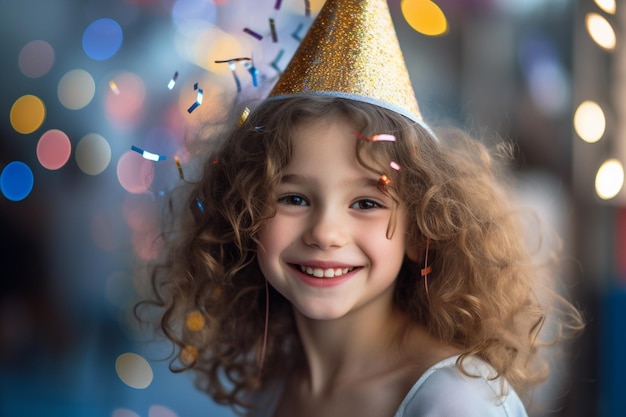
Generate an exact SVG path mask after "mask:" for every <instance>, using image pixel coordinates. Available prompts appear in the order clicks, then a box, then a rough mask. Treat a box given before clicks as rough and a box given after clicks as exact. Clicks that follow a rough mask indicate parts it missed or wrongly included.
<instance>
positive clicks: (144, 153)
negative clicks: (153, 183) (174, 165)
mask: <svg viewBox="0 0 626 417" xmlns="http://www.w3.org/2000/svg"><path fill="white" fill-rule="evenodd" d="M130 149H132V150H133V151H135V152H137V153H140V154H141V156H143V157H144V158H145V159H148V160H150V161H155V162H156V161H164V160H165V159H166V158H165V157H164V156H163V155H158V154H156V153H152V152H148V151H144V150H143V149H140V148H138V147H136V146H134V145H133V146H131V147H130Z"/></svg>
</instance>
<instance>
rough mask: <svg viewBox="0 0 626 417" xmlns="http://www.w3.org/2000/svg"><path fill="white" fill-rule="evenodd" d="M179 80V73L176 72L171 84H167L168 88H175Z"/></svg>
mask: <svg viewBox="0 0 626 417" xmlns="http://www.w3.org/2000/svg"><path fill="white" fill-rule="evenodd" d="M177 79H178V71H176V72H175V73H174V76H173V77H172V79H171V80H170V82H169V83H168V84H167V88H168V89H170V90H171V89H173V88H174V86H175V85H176V80H177Z"/></svg>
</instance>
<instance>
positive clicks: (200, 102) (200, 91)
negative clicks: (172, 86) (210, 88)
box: [187, 83, 204, 113]
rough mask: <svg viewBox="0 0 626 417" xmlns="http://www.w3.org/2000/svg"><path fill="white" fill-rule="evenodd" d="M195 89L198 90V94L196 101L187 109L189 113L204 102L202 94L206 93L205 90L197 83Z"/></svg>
mask: <svg viewBox="0 0 626 417" xmlns="http://www.w3.org/2000/svg"><path fill="white" fill-rule="evenodd" d="M194 90H198V95H197V96H196V101H195V102H194V103H193V104H192V105H191V106H189V108H188V109H187V112H189V113H191V112H193V111H194V110H195V109H196V108H197V107H198V106H199V105H201V104H202V96H203V95H204V91H203V90H202V89H201V88H198V84H197V83H196V85H195V86H194Z"/></svg>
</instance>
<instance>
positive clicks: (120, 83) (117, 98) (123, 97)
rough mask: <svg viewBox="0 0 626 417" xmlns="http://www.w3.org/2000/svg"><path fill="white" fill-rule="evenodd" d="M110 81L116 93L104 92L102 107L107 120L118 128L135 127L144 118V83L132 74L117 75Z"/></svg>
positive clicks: (108, 90)
mask: <svg viewBox="0 0 626 417" xmlns="http://www.w3.org/2000/svg"><path fill="white" fill-rule="evenodd" d="M111 81H113V82H114V83H115V85H116V87H117V91H113V90H111V89H107V90H106V96H105V100H104V106H105V112H106V116H107V118H108V119H109V120H110V121H111V122H112V123H114V124H116V125H117V126H119V127H132V126H135V125H137V124H138V123H140V122H141V121H142V120H143V117H144V102H145V99H146V86H145V83H144V82H143V80H142V79H141V78H140V77H139V76H138V75H136V74H134V73H132V72H124V73H121V74H118V75H117V76H115V77H114V78H113V79H112V80H111Z"/></svg>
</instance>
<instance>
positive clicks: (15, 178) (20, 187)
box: [0, 161, 34, 201]
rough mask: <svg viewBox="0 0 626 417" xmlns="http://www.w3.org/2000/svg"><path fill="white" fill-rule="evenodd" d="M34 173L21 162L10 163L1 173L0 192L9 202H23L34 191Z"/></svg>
mask: <svg viewBox="0 0 626 417" xmlns="http://www.w3.org/2000/svg"><path fill="white" fill-rule="evenodd" d="M33 183H34V177H33V171H32V170H31V169H30V167H29V166H28V165H26V164H25V163H24V162H21V161H13V162H9V163H8V164H7V165H6V166H5V167H4V168H3V169H2V173H0V191H2V195H4V196H5V197H6V198H7V200H11V201H21V200H23V199H25V198H26V197H28V195H29V194H30V192H31V191H32V189H33Z"/></svg>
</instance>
